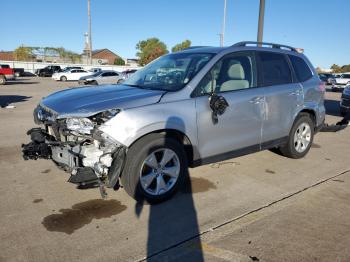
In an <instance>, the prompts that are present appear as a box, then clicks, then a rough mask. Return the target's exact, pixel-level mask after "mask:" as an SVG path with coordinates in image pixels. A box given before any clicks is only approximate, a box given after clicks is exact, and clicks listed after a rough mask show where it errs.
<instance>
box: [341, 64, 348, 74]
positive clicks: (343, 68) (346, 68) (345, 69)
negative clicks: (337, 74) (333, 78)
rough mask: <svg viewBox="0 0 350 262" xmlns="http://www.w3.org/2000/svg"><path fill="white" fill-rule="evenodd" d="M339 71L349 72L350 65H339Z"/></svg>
mask: <svg viewBox="0 0 350 262" xmlns="http://www.w3.org/2000/svg"><path fill="white" fill-rule="evenodd" d="M341 71H342V73H347V72H350V65H343V66H342V67H341Z"/></svg>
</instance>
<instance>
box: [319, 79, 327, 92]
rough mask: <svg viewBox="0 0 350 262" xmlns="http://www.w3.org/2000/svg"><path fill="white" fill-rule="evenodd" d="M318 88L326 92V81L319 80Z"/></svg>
mask: <svg viewBox="0 0 350 262" xmlns="http://www.w3.org/2000/svg"><path fill="white" fill-rule="evenodd" d="M318 89H319V90H320V91H321V92H326V83H325V82H323V81H321V82H320V83H319V85H318Z"/></svg>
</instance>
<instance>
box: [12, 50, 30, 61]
mask: <svg viewBox="0 0 350 262" xmlns="http://www.w3.org/2000/svg"><path fill="white" fill-rule="evenodd" d="M32 52H33V49H32V48H31V47H26V46H20V47H17V48H16V49H15V51H14V52H13V53H14V56H15V60H18V61H30V60H32V59H33V53H32Z"/></svg>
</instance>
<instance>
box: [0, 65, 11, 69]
mask: <svg viewBox="0 0 350 262" xmlns="http://www.w3.org/2000/svg"><path fill="white" fill-rule="evenodd" d="M0 68H10V66H9V65H0Z"/></svg>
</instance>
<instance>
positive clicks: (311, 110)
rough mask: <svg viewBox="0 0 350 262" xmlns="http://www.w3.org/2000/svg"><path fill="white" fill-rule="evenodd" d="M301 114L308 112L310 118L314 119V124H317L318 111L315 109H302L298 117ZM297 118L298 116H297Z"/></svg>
mask: <svg viewBox="0 0 350 262" xmlns="http://www.w3.org/2000/svg"><path fill="white" fill-rule="evenodd" d="M300 114H308V115H310V118H311V120H312V122H313V123H314V126H315V127H316V126H317V120H316V112H315V110H313V109H311V108H304V109H303V110H301V111H300V112H299V113H298V114H297V116H296V117H298V116H299V115H300ZM295 119H296V118H295Z"/></svg>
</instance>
